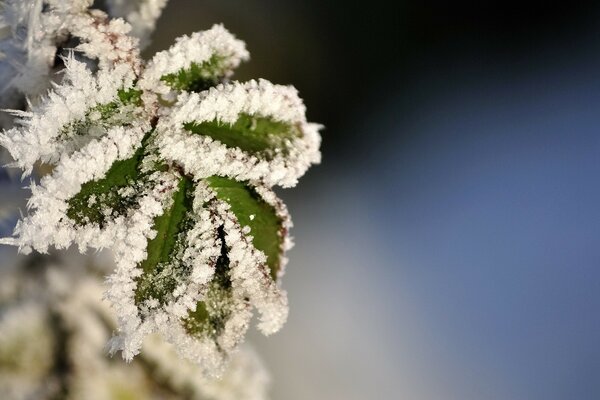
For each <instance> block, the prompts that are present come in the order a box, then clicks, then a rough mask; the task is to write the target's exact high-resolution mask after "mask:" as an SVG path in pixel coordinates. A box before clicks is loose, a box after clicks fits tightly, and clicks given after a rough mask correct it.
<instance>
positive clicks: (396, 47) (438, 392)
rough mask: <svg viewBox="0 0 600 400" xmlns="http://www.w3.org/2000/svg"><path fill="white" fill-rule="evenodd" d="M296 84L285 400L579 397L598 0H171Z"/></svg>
mask: <svg viewBox="0 0 600 400" xmlns="http://www.w3.org/2000/svg"><path fill="white" fill-rule="evenodd" d="M217 22H223V23H224V24H225V26H226V27H227V28H228V29H230V30H231V31H232V32H234V33H235V34H236V35H237V36H238V37H240V38H242V39H244V40H245V41H246V42H247V45H248V48H249V50H250V52H251V54H252V60H251V62H250V63H248V64H247V65H244V66H243V67H242V68H241V69H240V73H239V74H238V75H237V78H238V79H242V80H245V79H250V78H257V77H264V78H267V79H270V80H272V81H274V82H277V83H285V84H287V83H291V84H294V85H295V86H296V87H298V89H299V90H300V93H301V95H302V96H303V97H304V99H305V101H306V104H307V106H308V115H309V118H310V119H311V120H313V121H317V122H321V123H324V124H325V125H326V126H327V128H326V129H325V130H324V131H323V137H324V143H323V163H322V165H321V166H319V167H316V168H314V169H313V170H311V171H310V172H309V173H308V174H307V176H305V177H304V178H303V179H302V180H301V181H300V184H299V185H298V187H296V188H295V189H292V190H287V191H280V194H281V196H282V197H283V198H284V199H285V200H286V201H287V203H288V205H289V208H290V211H291V213H292V216H293V218H294V221H295V228H294V230H293V234H294V236H295V237H296V247H295V248H294V249H293V250H292V251H291V252H290V254H289V256H290V260H291V261H290V263H289V265H288V270H287V274H286V276H285V278H284V286H285V287H286V289H287V290H288V293H289V297H290V303H291V314H290V320H289V322H288V324H287V325H286V326H285V328H284V329H283V330H282V331H281V332H280V333H278V334H276V335H275V336H273V337H270V338H266V339H265V338H262V337H261V336H260V335H258V334H255V335H253V337H252V338H251V340H252V341H253V342H254V343H256V344H257V345H258V347H259V350H260V352H261V353H262V355H263V356H264V358H265V361H266V364H267V366H268V368H269V369H270V371H271V373H272V376H273V382H274V386H273V392H272V394H273V398H274V399H285V400H306V399H314V400H338V399H339V400H342V399H343V400H354V399H356V400H358V399H361V400H362V399H410V400H421V399H423V400H438V399H439V400H454V399H456V400H495V399H498V400H500V399H511V400H525V399H527V400H530V399H539V400H542V399H543V400H559V399H577V400H593V399H600V342H599V339H600V315H599V313H598V310H599V308H600V265H599V264H600V208H599V205H600V185H599V184H598V178H599V177H600V157H599V154H600V135H599V129H600V4H599V5H596V4H594V2H585V1H584V2H577V4H570V3H568V2H562V3H560V4H556V5H554V4H551V3H548V2H541V1H527V0H523V1H487V2H475V1H463V0H457V1H454V2H443V3H442V2H439V3H438V2H435V1H431V0H426V1H399V2H395V3H393V4H391V2H390V3H388V2H386V1H382V0H371V1H369V2H356V3H352V4H351V3H350V2H340V1H333V0H304V1H302V2H285V1H284V2H282V1H276V0H252V1H249V0H244V1H242V0H229V1H223V0H219V1H217V0H203V1H197V0H171V2H170V4H169V6H168V8H167V9H166V11H165V13H164V16H163V18H162V19H161V21H160V23H159V28H158V30H157V32H156V33H155V35H154V37H155V40H154V44H153V46H152V47H151V48H150V49H148V51H147V54H148V55H150V54H152V53H154V52H155V51H157V50H161V49H164V48H166V47H168V46H169V45H170V44H171V43H172V41H173V39H174V38H175V37H177V36H179V35H182V34H185V33H190V32H192V31H196V30H200V29H206V28H208V27H210V26H211V25H212V24H213V23H217Z"/></svg>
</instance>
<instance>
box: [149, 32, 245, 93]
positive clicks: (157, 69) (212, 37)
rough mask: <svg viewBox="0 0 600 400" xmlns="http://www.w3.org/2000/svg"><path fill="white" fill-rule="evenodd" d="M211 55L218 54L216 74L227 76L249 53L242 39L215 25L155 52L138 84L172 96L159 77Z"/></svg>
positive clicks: (182, 37) (201, 60)
mask: <svg viewBox="0 0 600 400" xmlns="http://www.w3.org/2000/svg"><path fill="white" fill-rule="evenodd" d="M211 57H218V58H219V75H220V76H223V77H226V78H228V77H230V76H231V75H232V74H233V70H234V69H235V68H237V67H238V66H239V65H240V63H241V62H242V61H246V60H248V59H249V58H250V54H249V53H248V51H247V50H246V44H245V43H244V42H243V41H241V40H238V39H236V38H235V36H233V35H232V34H231V33H229V31H228V30H227V29H225V28H224V27H223V25H214V26H213V27H212V28H211V29H209V30H207V31H202V32H195V33H193V34H192V35H190V36H187V35H185V36H181V37H179V38H177V39H176V42H175V44H174V45H173V46H171V47H170V48H169V49H168V50H165V51H161V52H159V53H156V55H155V56H154V57H153V58H152V60H150V62H149V63H148V65H147V67H146V70H145V71H144V74H143V76H142V79H141V80H140V87H142V88H143V89H146V90H150V91H153V92H155V93H158V94H161V95H163V97H165V98H169V99H173V96H169V93H170V92H171V91H172V89H171V88H170V87H169V86H168V85H167V84H165V83H164V82H162V81H161V80H160V78H161V77H162V76H164V75H167V74H172V73H176V72H178V71H179V70H182V69H188V68H190V66H191V65H192V63H196V64H202V63H203V62H206V61H209V60H210V59H211Z"/></svg>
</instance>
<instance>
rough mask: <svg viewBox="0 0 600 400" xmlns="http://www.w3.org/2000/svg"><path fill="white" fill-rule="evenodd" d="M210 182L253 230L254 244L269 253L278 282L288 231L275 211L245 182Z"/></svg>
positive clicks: (273, 272) (213, 178)
mask: <svg viewBox="0 0 600 400" xmlns="http://www.w3.org/2000/svg"><path fill="white" fill-rule="evenodd" d="M206 182H207V183H208V185H209V186H210V187H211V188H212V189H213V190H214V191H215V192H216V193H217V198H218V199H219V200H223V201H225V202H227V203H228V204H229V205H230V207H231V211H232V212H233V214H234V215H235V217H236V218H237V220H238V222H239V223H240V225H241V226H249V227H250V235H252V244H253V245H254V247H256V248H257V249H258V250H260V251H262V252H263V253H265V255H266V256H267V265H268V266H269V269H270V272H271V277H272V278H273V279H276V278H277V273H278V272H279V268H280V267H281V256H282V247H283V239H284V237H285V234H286V232H285V231H284V228H283V225H282V220H281V218H279V216H277V213H276V210H275V208H274V207H273V206H271V205H270V204H268V203H267V202H266V201H264V200H263V199H262V198H261V197H260V195H259V194H258V193H256V191H255V190H254V189H253V188H252V187H250V186H248V185H246V184H245V183H242V182H238V181H235V180H232V179H228V178H222V177H219V176H212V177H210V178H207V179H206Z"/></svg>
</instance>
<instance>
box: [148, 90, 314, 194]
mask: <svg viewBox="0 0 600 400" xmlns="http://www.w3.org/2000/svg"><path fill="white" fill-rule="evenodd" d="M319 128H320V126H319V125H316V124H311V123H307V122H306V118H305V107H304V104H303V103H302V100H301V99H300V98H299V97H298V94H297V91H296V89H294V88H293V87H291V86H280V85H273V84H272V83H270V82H268V81H266V80H262V79H261V80H259V81H250V82H247V83H243V84H242V83H237V82H233V83H230V84H224V85H219V86H217V87H216V88H212V89H210V90H208V91H205V92H202V93H192V94H185V95H181V96H180V98H179V100H178V102H177V104H176V105H175V106H174V107H173V110H172V112H171V113H170V114H169V115H168V117H167V118H163V119H161V121H160V122H159V125H158V128H157V129H158V131H159V132H164V134H162V135H160V136H159V139H158V147H159V150H160V154H161V156H162V157H163V158H165V159H166V160H170V161H173V162H176V163H178V164H180V165H181V166H182V167H183V168H184V170H185V171H186V172H188V173H190V174H192V175H194V176H197V177H206V176H211V175H221V176H228V177H231V178H234V179H237V180H248V181H262V182H263V183H264V184H266V185H268V186H273V185H281V186H284V187H290V186H294V185H295V184H296V182H297V180H298V178H300V177H301V176H302V175H303V174H304V173H305V172H306V170H307V169H308V168H309V167H310V166H311V165H312V164H316V163H318V162H320V157H321V156H320V153H319V145H320V136H319V133H318V130H319Z"/></svg>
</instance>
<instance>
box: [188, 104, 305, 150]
mask: <svg viewBox="0 0 600 400" xmlns="http://www.w3.org/2000/svg"><path fill="white" fill-rule="evenodd" d="M183 127H184V128H185V129H186V130H188V131H190V132H192V133H196V134H198V135H205V136H209V137H211V138H213V139H215V140H218V141H219V142H221V143H223V144H224V145H226V146H228V147H238V148H240V149H241V150H243V151H247V152H249V153H253V154H256V153H262V154H263V155H265V156H267V157H268V158H271V157H272V156H274V155H275V154H277V153H283V154H286V153H287V148H288V145H289V143H290V142H291V140H293V139H294V138H296V137H301V136H302V131H301V129H300V127H299V126H297V125H294V124H290V123H287V122H281V121H276V120H274V119H272V118H267V117H261V116H253V115H249V114H241V115H240V116H239V118H238V119H237V121H236V122H235V123H234V124H228V123H224V122H221V121H217V120H214V121H209V122H201V123H197V122H188V123H185V124H184V125H183Z"/></svg>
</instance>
